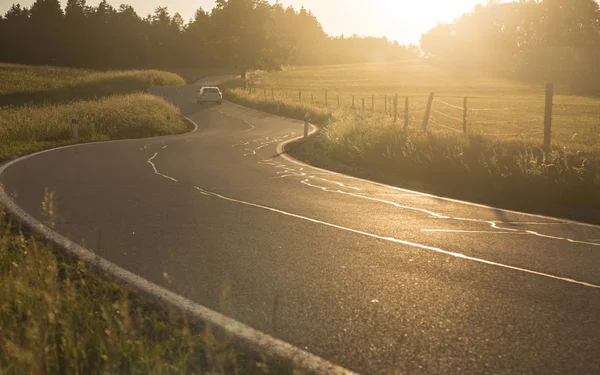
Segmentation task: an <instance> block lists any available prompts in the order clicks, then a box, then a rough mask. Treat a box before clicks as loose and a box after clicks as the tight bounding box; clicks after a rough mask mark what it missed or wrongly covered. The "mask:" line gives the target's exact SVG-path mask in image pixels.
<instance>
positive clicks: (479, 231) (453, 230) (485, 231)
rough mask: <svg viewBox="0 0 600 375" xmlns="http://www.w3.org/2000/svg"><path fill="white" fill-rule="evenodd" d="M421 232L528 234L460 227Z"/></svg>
mask: <svg viewBox="0 0 600 375" xmlns="http://www.w3.org/2000/svg"><path fill="white" fill-rule="evenodd" d="M421 232H427V233H486V234H487V233H490V234H517V235H528V234H529V233H525V232H500V231H497V230H460V229H421Z"/></svg>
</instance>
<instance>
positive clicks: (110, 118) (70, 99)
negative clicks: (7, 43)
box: [0, 64, 187, 161]
mask: <svg viewBox="0 0 600 375" xmlns="http://www.w3.org/2000/svg"><path fill="white" fill-rule="evenodd" d="M184 83H185V82H184V80H183V79H182V78H181V77H179V76H177V75H175V74H173V73H167V72H161V71H154V70H150V71H107V72H97V71H91V70H82V69H70V68H55V67H33V66H26V65H13V64H0V161H2V160H6V159H10V158H13V157H16V156H19V155H24V154H27V153H30V152H34V151H39V150H43V149H47V148H51V147H56V146H60V145H65V144H71V143H74V142H75V141H74V140H73V131H72V126H71V116H72V115H76V116H77V122H78V130H79V141H80V142H90V141H101V140H109V139H122V138H139V137H148V136H154V135H166V134H168V124H167V119H166V113H167V112H169V113H172V114H173V116H172V118H173V129H174V132H176V133H181V132H184V131H186V129H187V125H186V123H185V122H184V121H183V119H182V118H181V116H180V115H179V110H178V109H177V108H176V107H174V106H172V105H171V104H169V103H167V102H165V101H164V100H162V99H158V98H156V97H154V96H150V95H148V94H146V93H145V90H147V89H148V88H150V87H155V86H171V85H182V84H184Z"/></svg>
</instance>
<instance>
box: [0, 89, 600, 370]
mask: <svg viewBox="0 0 600 375" xmlns="http://www.w3.org/2000/svg"><path fill="white" fill-rule="evenodd" d="M197 88H198V87H197V85H195V86H194V85H193V86H187V87H179V88H166V89H161V90H156V91H155V93H156V94H159V95H162V96H164V97H166V98H168V99H169V100H170V101H172V102H173V103H175V104H176V105H178V106H179V107H180V108H181V110H182V112H183V113H184V114H185V115H186V116H188V117H189V118H190V119H191V120H193V121H194V122H195V123H197V124H198V126H199V129H198V131H196V132H194V133H191V134H186V135H181V136H172V137H163V138H153V139H146V140H129V141H120V142H111V143H102V144H90V145H85V146H80V147H72V148H64V149H58V150H55V151H52V152H47V153H44V154H41V155H37V156H34V157H31V158H28V159H26V160H24V161H21V162H19V163H17V164H15V165H13V166H11V167H9V168H8V170H6V172H5V173H4V174H2V176H0V177H1V182H2V183H3V184H4V185H5V188H6V190H7V191H8V192H10V193H11V194H14V199H15V201H16V202H17V203H18V205H19V206H21V207H22V208H23V209H25V210H26V211H27V212H29V213H31V214H32V215H33V216H35V217H36V218H37V219H38V220H40V221H44V222H47V218H46V217H45V216H44V215H43V214H42V209H41V203H42V200H43V198H44V192H45V189H47V190H48V191H49V192H54V199H55V206H56V212H57V216H56V220H55V221H56V223H55V230H56V231H57V232H59V233H61V234H63V235H66V236H69V237H70V238H71V239H72V240H74V241H75V242H77V243H79V244H82V245H85V246H87V247H88V248H90V249H92V250H93V251H94V252H96V253H98V254H100V255H101V256H103V257H105V258H106V259H108V260H109V261H112V262H114V263H116V264H118V265H120V266H122V267H123V268H125V269H127V270H129V271H132V272H135V273H137V274H139V275H141V276H143V277H144V278H146V279H148V280H150V281H152V282H154V283H157V284H159V285H162V286H165V287H166V288H169V289H170V290H172V291H175V292H177V293H179V294H181V295H183V296H185V297H187V298H189V299H191V300H193V301H196V302H198V303H200V304H202V305H204V306H206V307H208V308H211V309H214V310H217V311H220V312H222V313H224V314H226V315H227V316H229V317H232V318H234V319H237V320H239V321H241V322H243V323H246V324H248V325H249V326H252V327H254V328H256V329H258V330H261V331H264V332H266V333H268V334H271V335H273V336H275V337H277V338H279V339H282V340H284V341H286V342H289V343H291V344H293V345H295V346H297V347H299V348H302V349H305V350H307V351H309V352H312V353H314V354H317V355H319V356H321V357H323V358H325V359H327V360H330V361H332V362H334V363H336V364H339V365H342V366H344V367H347V368H349V369H351V370H354V371H357V372H361V373H366V374H483V373H489V374H600V227H597V226H589V225H581V224H576V223H572V222H566V221H561V220H558V219H551V218H545V217H538V216H532V215H525V214H519V213H514V212H509V211H503V210H497V209H493V208H489V207H482V206H477V205H471V204H466V203H463V202H456V201H452V200H447V199H442V198H438V197H434V196H429V195H426V194H421V193H418V192H413V191H405V190H402V189H397V188H393V187H389V186H384V185H380V184H375V183H371V182H368V181H364V180H359V179H354V178H351V177H348V176H343V175H339V174H335V173H331V172H327V171H323V170H319V169H315V168H312V167H308V166H305V165H302V164H299V163H297V162H295V161H293V160H290V159H289V158H286V157H285V156H283V155H280V154H279V153H278V145H279V144H281V143H282V142H284V141H286V140H289V139H292V138H294V137H295V136H298V135H300V134H301V133H302V124H301V123H300V122H298V121H292V120H287V119H283V118H280V117H276V116H271V115H267V114H263V113H260V112H256V111H253V110H250V109H246V108H243V107H240V106H237V105H234V104H230V103H224V104H223V105H221V106H217V105H214V106H213V105H197V104H196V103H194V101H193V98H194V93H195V90H197Z"/></svg>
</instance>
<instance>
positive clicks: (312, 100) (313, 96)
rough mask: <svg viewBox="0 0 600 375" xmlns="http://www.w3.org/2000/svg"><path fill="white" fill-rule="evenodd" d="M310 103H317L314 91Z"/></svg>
mask: <svg viewBox="0 0 600 375" xmlns="http://www.w3.org/2000/svg"><path fill="white" fill-rule="evenodd" d="M310 103H311V104H314V103H315V94H313V93H311V94H310Z"/></svg>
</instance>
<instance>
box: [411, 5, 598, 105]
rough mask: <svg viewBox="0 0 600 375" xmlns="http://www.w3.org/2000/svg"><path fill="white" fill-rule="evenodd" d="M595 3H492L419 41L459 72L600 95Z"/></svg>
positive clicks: (428, 52)
mask: <svg viewBox="0 0 600 375" xmlns="http://www.w3.org/2000/svg"><path fill="white" fill-rule="evenodd" d="M598 9H599V8H598V3H597V2H596V1H595V0H537V1H534V0H521V1H518V2H513V3H499V2H497V1H490V2H488V4H487V5H485V6H484V5H480V6H477V7H476V8H475V10H474V11H473V12H470V13H467V14H465V15H463V16H462V17H460V18H458V19H457V20H455V21H454V22H452V23H450V24H439V25H438V26H437V27H435V28H433V29H432V30H430V31H429V32H428V33H426V34H425V35H423V36H422V38H421V49H422V51H423V53H424V54H425V55H426V56H428V57H430V58H431V60H433V61H435V62H439V63H442V64H446V65H449V66H452V67H455V68H457V69H461V70H467V69H472V68H484V69H485V70H488V71H492V72H496V73H500V74H504V75H507V74H508V75H511V76H513V77H515V78H519V79H525V80H527V79H532V80H536V81H539V80H541V79H543V80H547V81H556V82H557V83H558V82H560V83H561V84H562V85H563V87H569V88H570V89H572V90H574V91H577V92H583V93H590V94H600V12H599V10H598Z"/></svg>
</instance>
